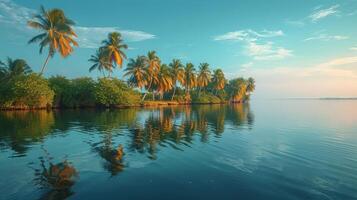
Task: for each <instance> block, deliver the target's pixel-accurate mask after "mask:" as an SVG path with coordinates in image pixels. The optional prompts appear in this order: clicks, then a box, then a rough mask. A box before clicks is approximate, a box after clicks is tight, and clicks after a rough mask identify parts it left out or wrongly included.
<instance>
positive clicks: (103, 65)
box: [88, 48, 112, 76]
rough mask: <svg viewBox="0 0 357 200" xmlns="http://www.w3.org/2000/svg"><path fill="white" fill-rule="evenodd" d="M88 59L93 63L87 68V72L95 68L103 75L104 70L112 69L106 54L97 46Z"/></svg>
mask: <svg viewBox="0 0 357 200" xmlns="http://www.w3.org/2000/svg"><path fill="white" fill-rule="evenodd" d="M88 61H89V62H91V63H93V65H92V66H91V67H90V68H89V72H91V71H93V70H95V69H97V70H98V71H99V72H102V73H103V76H105V74H104V70H107V71H109V72H111V70H112V68H111V63H110V62H109V59H108V56H107V54H106V53H105V51H103V49H101V48H99V49H98V50H97V51H96V53H95V54H94V55H91V57H90V59H89V60H88Z"/></svg>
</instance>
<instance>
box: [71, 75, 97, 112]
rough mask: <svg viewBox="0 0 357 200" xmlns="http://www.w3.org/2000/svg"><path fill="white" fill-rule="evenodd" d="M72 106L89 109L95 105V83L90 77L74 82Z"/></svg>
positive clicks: (77, 79) (74, 80)
mask: <svg viewBox="0 0 357 200" xmlns="http://www.w3.org/2000/svg"><path fill="white" fill-rule="evenodd" d="M71 85H72V87H71V90H70V91H71V93H72V102H71V103H72V105H73V106H74V107H88V106H94V105H95V94H94V91H95V85H96V83H95V81H94V80H93V79H92V78H89V77H83V78H76V79H73V80H72V84H71Z"/></svg>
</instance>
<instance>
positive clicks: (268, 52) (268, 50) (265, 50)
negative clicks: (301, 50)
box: [246, 42, 292, 60]
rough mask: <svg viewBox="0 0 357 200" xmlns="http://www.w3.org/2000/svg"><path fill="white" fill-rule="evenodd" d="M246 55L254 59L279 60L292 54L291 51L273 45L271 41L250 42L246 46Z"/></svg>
mask: <svg viewBox="0 0 357 200" xmlns="http://www.w3.org/2000/svg"><path fill="white" fill-rule="evenodd" d="M246 50H247V52H246V53H247V55H248V56H250V57H252V58H253V59H254V60H280V59H284V58H286V57H290V56H292V51H291V50H289V49H285V48H283V47H275V46H274V43H273V42H266V43H263V44H258V43H256V42H250V43H248V45H247V46H246Z"/></svg>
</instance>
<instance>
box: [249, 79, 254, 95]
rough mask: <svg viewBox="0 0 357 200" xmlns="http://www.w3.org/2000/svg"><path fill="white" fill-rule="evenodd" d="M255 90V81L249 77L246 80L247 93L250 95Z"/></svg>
mask: <svg viewBox="0 0 357 200" xmlns="http://www.w3.org/2000/svg"><path fill="white" fill-rule="evenodd" d="M254 90H255V80H254V79H253V78H252V77H249V78H248V80H247V93H251V92H253V91H254Z"/></svg>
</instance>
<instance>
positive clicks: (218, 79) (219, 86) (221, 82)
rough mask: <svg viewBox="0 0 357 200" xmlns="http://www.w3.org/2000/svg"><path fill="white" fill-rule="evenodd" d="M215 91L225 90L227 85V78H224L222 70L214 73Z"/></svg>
mask: <svg viewBox="0 0 357 200" xmlns="http://www.w3.org/2000/svg"><path fill="white" fill-rule="evenodd" d="M212 83H213V89H215V90H216V93H217V91H218V90H223V89H224V87H225V85H226V78H225V77H224V73H223V71H222V70H221V69H216V70H214V71H213V77H212Z"/></svg>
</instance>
